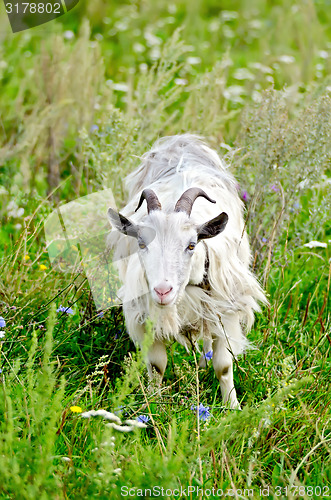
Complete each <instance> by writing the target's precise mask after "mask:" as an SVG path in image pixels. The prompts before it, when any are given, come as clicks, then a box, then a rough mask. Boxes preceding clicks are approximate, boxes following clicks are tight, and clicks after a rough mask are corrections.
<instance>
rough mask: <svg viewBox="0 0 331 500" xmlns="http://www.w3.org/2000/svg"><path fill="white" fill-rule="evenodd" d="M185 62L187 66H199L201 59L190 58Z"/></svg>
mask: <svg viewBox="0 0 331 500" xmlns="http://www.w3.org/2000/svg"><path fill="white" fill-rule="evenodd" d="M186 61H187V63H188V64H192V66H193V65H194V64H200V63H201V58H200V57H193V56H191V57H188V58H187V60H186Z"/></svg>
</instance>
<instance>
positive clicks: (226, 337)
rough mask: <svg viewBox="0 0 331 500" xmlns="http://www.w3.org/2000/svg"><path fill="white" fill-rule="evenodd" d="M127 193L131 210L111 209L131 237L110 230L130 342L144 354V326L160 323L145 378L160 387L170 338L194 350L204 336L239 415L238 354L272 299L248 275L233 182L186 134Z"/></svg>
mask: <svg viewBox="0 0 331 500" xmlns="http://www.w3.org/2000/svg"><path fill="white" fill-rule="evenodd" d="M126 187H127V189H128V192H129V200H130V202H129V203H128V204H127V205H126V207H125V208H124V209H123V210H122V211H121V214H118V213H117V212H115V211H114V210H113V209H111V208H110V209H109V210H108V216H109V219H110V222H111V224H112V226H113V227H114V228H116V229H117V230H118V231H120V232H121V233H123V235H125V236H123V235H119V233H118V231H112V233H111V235H110V244H111V245H116V258H117V259H122V260H121V261H120V263H119V273H120V277H121V279H122V281H123V283H124V286H123V287H122V289H121V292H120V296H121V299H122V301H123V310H124V315H125V320H126V326H127V329H128V332H129V335H130V337H131V338H132V339H133V341H134V342H135V343H138V344H139V345H140V346H141V345H142V343H143V339H144V332H145V329H144V322H145V321H146V319H147V318H148V317H149V318H151V319H152V321H153V324H154V331H155V332H154V333H155V337H154V343H153V345H152V347H151V348H150V349H149V352H148V355H147V360H146V361H147V368H148V372H149V375H150V376H151V377H153V376H155V373H154V369H155V370H156V372H157V373H158V374H160V376H161V379H162V377H163V374H164V371H165V368H166V365H167V354H166V348H165V343H166V341H167V340H171V339H175V340H177V341H178V342H180V343H181V344H183V345H184V346H186V347H188V346H190V345H191V344H192V343H194V344H195V343H196V341H197V340H198V339H199V338H203V341H204V352H207V351H209V350H210V349H211V348H212V350H213V366H214V370H215V373H216V376H217V378H218V380H219V382H220V387H221V391H222V396H223V400H224V402H225V403H228V405H229V406H230V407H231V408H240V406H239V403H238V400H237V397H236V391H235V388H234V385H233V366H232V364H233V356H237V355H238V354H241V353H242V352H243V351H244V349H245V348H247V347H248V346H249V342H248V341H247V339H246V337H245V335H244V334H243V331H242V326H245V327H246V328H247V329H249V328H250V327H251V326H252V324H253V321H254V311H259V310H260V309H259V306H258V303H257V302H258V301H261V302H264V303H265V302H266V298H265V296H264V294H263V291H262V289H261V287H260V285H259V284H258V282H257V280H256V278H255V277H254V276H253V274H252V273H251V272H250V270H249V264H250V260H251V255H250V250H249V244H248V238H247V235H246V233H245V229H244V221H243V215H242V212H243V204H242V202H241V201H240V199H239V196H238V194H237V189H236V181H235V179H234V177H233V176H232V175H231V174H230V173H229V172H228V171H227V170H226V169H225V166H224V164H223V162H222V161H221V160H220V158H219V157H218V155H217V154H216V152H215V151H213V150H212V149H210V148H209V147H208V146H207V145H206V144H205V143H204V142H202V140H201V139H200V138H199V137H196V136H193V135H190V134H184V135H178V136H172V137H165V138H163V139H161V140H159V141H157V142H156V143H155V144H154V146H153V147H152V149H151V150H150V151H149V152H148V153H146V154H145V155H144V156H143V157H142V163H141V165H140V166H139V167H138V168H137V169H136V170H135V171H134V172H132V173H131V174H130V175H129V176H128V177H127V178H126ZM144 200H146V202H147V204H146V205H144V204H143V201H144ZM146 208H147V210H146ZM199 364H200V366H204V365H205V358H204V356H202V358H201V359H200V363H199Z"/></svg>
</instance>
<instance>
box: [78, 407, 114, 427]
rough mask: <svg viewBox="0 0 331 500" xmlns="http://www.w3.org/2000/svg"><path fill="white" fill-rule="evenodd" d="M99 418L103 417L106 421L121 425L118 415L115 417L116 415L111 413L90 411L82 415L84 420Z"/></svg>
mask: <svg viewBox="0 0 331 500" xmlns="http://www.w3.org/2000/svg"><path fill="white" fill-rule="evenodd" d="M97 416H100V417H103V418H104V419H105V420H110V421H112V422H116V423H118V424H120V423H121V419H120V418H119V417H118V416H117V415H115V414H114V413H110V412H109V411H107V410H90V411H85V412H84V413H82V414H81V417H82V418H90V417H97Z"/></svg>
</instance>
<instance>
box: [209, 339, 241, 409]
mask: <svg viewBox="0 0 331 500" xmlns="http://www.w3.org/2000/svg"><path fill="white" fill-rule="evenodd" d="M213 366H214V370H215V374H216V377H217V378H218V381H219V383H220V387H221V392H222V398H223V402H224V404H228V405H229V407H230V408H232V409H238V410H240V404H239V402H238V399H237V395H236V390H235V388H234V384H233V360H232V354H231V353H230V352H229V350H228V349H227V347H226V340H224V339H222V338H216V339H214V340H213Z"/></svg>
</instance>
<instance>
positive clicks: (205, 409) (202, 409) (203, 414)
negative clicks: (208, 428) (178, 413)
mask: <svg viewBox="0 0 331 500" xmlns="http://www.w3.org/2000/svg"><path fill="white" fill-rule="evenodd" d="M191 410H192V411H196V410H197V406H194V405H192V406H191ZM198 410H199V418H200V420H203V421H206V420H208V418H210V417H211V413H210V411H209V406H203V404H202V403H200V404H199V408H198Z"/></svg>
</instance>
